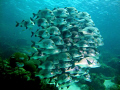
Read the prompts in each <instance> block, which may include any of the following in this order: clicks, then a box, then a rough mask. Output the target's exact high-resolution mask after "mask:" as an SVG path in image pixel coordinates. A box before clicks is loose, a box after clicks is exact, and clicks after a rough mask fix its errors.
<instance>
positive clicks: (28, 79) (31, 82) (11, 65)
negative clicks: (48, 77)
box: [0, 53, 58, 90]
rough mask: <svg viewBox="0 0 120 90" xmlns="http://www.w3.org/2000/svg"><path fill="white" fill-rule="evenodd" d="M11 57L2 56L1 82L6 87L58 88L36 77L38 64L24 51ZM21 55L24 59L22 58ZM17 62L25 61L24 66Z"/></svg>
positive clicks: (0, 63) (49, 89) (42, 89)
mask: <svg viewBox="0 0 120 90" xmlns="http://www.w3.org/2000/svg"><path fill="white" fill-rule="evenodd" d="M13 56H14V58H10V59H6V60H2V59H1V58H0V83H1V88H4V89H8V86H9V89H16V90H17V89H34V90H58V88H56V87H55V85H50V84H47V83H46V81H44V80H40V78H39V77H35V71H36V66H35V65H34V63H33V62H32V61H28V57H27V56H26V55H24V54H22V53H15V54H13V55H12V56H11V57H13ZM21 57H24V59H22V60H21ZM16 62H22V63H24V66H23V67H19V66H17V65H16V64H15V63H16Z"/></svg>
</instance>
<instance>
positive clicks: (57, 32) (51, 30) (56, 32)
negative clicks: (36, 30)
mask: <svg viewBox="0 0 120 90" xmlns="http://www.w3.org/2000/svg"><path fill="white" fill-rule="evenodd" d="M47 31H48V32H49V33H50V35H51V36H55V35H60V34H61V33H60V30H59V28H58V27H56V26H51V27H49V28H47Z"/></svg>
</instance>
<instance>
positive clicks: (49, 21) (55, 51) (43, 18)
mask: <svg viewBox="0 0 120 90" xmlns="http://www.w3.org/2000/svg"><path fill="white" fill-rule="evenodd" d="M18 26H20V27H25V28H26V29H29V28H31V27H37V28H38V29H37V30H33V31H32V32H31V37H36V38H38V41H35V40H32V41H31V42H32V45H31V47H33V48H34V51H33V53H32V55H31V57H30V58H31V59H32V60H38V61H39V60H41V58H45V61H42V63H41V64H38V72H37V73H36V76H38V77H40V78H41V79H50V81H49V83H53V84H56V85H57V87H59V88H64V87H67V88H68V87H69V86H70V85H72V84H73V83H76V82H80V80H85V81H89V82H91V79H90V74H89V69H90V68H97V67H100V63H99V62H98V59H99V56H100V53H99V51H98V49H97V48H98V47H99V46H102V45H104V43H103V38H102V36H101V35H100V32H99V30H98V28H97V27H95V24H94V22H93V20H92V19H91V16H90V15H89V14H88V13H87V12H80V11H78V10H77V9H76V8H74V7H65V8H54V9H53V10H50V9H47V8H46V9H43V10H39V11H38V13H33V17H30V20H28V21H27V20H23V21H22V22H21V23H18V22H16V27H18Z"/></svg>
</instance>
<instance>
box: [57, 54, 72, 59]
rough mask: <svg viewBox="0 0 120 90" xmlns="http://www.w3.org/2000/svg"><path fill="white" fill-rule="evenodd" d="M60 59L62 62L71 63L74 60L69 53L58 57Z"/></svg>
mask: <svg viewBox="0 0 120 90" xmlns="http://www.w3.org/2000/svg"><path fill="white" fill-rule="evenodd" d="M61 57H62V58H61ZM58 58H59V60H62V61H71V60H72V57H71V55H70V54H69V53H67V52H66V53H60V54H59V55H58Z"/></svg>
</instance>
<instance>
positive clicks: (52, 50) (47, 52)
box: [41, 49, 61, 55]
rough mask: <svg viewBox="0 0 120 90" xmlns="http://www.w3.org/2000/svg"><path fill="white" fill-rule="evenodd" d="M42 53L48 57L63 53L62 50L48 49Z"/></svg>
mask: <svg viewBox="0 0 120 90" xmlns="http://www.w3.org/2000/svg"><path fill="white" fill-rule="evenodd" d="M41 52H42V53H43V54H47V55H52V54H58V53H60V52H61V50H60V49H46V50H41Z"/></svg>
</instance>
